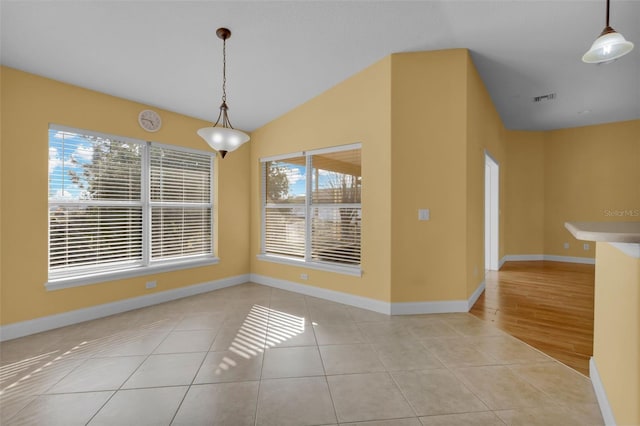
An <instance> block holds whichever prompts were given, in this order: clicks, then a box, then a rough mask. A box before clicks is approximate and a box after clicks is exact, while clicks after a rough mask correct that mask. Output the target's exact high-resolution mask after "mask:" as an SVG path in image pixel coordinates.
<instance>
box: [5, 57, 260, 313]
mask: <svg viewBox="0 0 640 426" xmlns="http://www.w3.org/2000/svg"><path fill="white" fill-rule="evenodd" d="M1 87H2V91H1V99H0V101H1V106H2V124H1V138H0V140H1V147H0V151H1V152H2V155H1V157H0V159H1V162H2V163H1V166H2V167H1V175H0V176H1V178H0V182H1V185H2V189H1V192H0V194H1V197H2V198H1V202H2V216H1V218H0V219H1V222H0V232H1V234H2V241H1V253H2V270H1V272H0V276H1V284H2V288H1V299H2V300H1V302H0V303H1V311H2V312H1V318H0V323H1V324H10V323H14V322H18V321H24V320H29V319H33V318H37V317H41V316H46V315H52V314H56V313H60V312H66V311H70V310H74V309H78V308H84V307H89V306H94V305H98V304H103V303H107V302H113V301H117V300H122V299H126V298H131V297H135V296H140V295H145V294H149V293H150V292H152V291H162V290H167V289H172V288H176V287H182V286H188V285H192V284H197V283H203V282H208V281H212V280H216V279H221V278H224V277H230V276H236V275H241V274H247V273H249V261H248V257H247V254H248V252H249V250H248V238H249V230H248V223H249V213H248V210H249V197H248V193H249V178H248V175H249V147H248V146H245V147H243V148H241V149H240V150H238V151H237V152H234V153H233V154H232V155H229V156H228V158H226V159H225V160H224V161H223V162H220V161H218V160H217V161H216V170H217V176H216V179H217V185H218V201H219V216H218V218H219V226H218V230H219V236H218V254H219V257H220V259H221V261H220V263H219V264H218V265H212V266H208V267H200V268H193V269H187V270H180V271H176V272H169V273H162V274H155V275H147V276H141V277H136V278H130V279H125V280H118V281H111V282H105V283H100V284H94V285H88V286H83V287H75V288H69V289H63V290H58V291H46V290H45V287H44V284H45V282H46V281H47V211H48V209H47V192H48V188H47V184H48V173H47V170H48V167H47V164H48V152H49V149H48V126H49V123H55V124H61V125H65V126H70V127H74V128H79V129H88V130H94V131H97V132H103V133H108V134H113V135H121V136H128V137H132V138H137V139H142V140H149V139H152V140H154V141H158V142H163V143H168V144H173V145H181V146H186V147H191V148H197V149H203V150H206V149H208V147H207V145H206V143H205V142H204V141H202V140H201V139H200V138H199V137H198V136H197V135H196V130H197V129H198V128H200V127H204V126H207V125H210V124H209V123H206V122H203V121H201V120H196V119H193V118H189V117H186V116H183V115H179V114H175V113H172V112H169V111H161V110H158V109H157V108H154V109H155V110H156V111H159V113H160V114H161V116H162V119H163V126H162V129H161V130H160V131H159V132H157V133H154V134H150V133H147V132H145V131H143V130H142V129H141V128H140V127H139V126H138V122H137V116H138V112H139V111H140V110H141V109H144V108H146V107H147V106H145V105H141V104H138V103H135V102H130V101H127V100H124V99H119V98H115V97H112V96H107V95H104V94H101V93H97V92H93V91H89V90H85V89H82V88H79V87H75V86H71V85H68V84H64V83H60V82H56V81H53V80H49V79H46V78H42V77H38V76H35V75H32V74H27V73H24V72H20V71H17V70H14V69H11V68H6V67H3V68H2V69H1ZM149 280H155V281H157V284H158V286H157V288H156V289H154V290H146V289H145V282H146V281H149Z"/></svg>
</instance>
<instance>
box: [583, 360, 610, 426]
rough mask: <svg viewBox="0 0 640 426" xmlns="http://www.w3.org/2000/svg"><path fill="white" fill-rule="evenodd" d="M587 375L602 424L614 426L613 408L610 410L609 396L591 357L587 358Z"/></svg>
mask: <svg viewBox="0 0 640 426" xmlns="http://www.w3.org/2000/svg"><path fill="white" fill-rule="evenodd" d="M589 377H590V378H591V385H592V386H593V390H594V391H595V393H596V398H597V399H598V405H599V406H600V413H602V418H603V419H604V424H605V425H607V426H616V419H615V418H614V417H613V410H611V405H609V398H607V392H606V391H605V389H604V385H603V384H602V379H600V374H599V373H598V367H596V360H595V359H593V357H591V359H589Z"/></svg>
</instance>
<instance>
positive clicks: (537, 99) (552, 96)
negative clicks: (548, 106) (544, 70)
mask: <svg viewBox="0 0 640 426" xmlns="http://www.w3.org/2000/svg"><path fill="white" fill-rule="evenodd" d="M555 98H556V94H555V93H549V94H546V95H542V96H536V97H534V98H533V102H547V101H552V100H554V99H555Z"/></svg>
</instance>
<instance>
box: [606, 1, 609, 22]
mask: <svg viewBox="0 0 640 426" xmlns="http://www.w3.org/2000/svg"><path fill="white" fill-rule="evenodd" d="M606 26H607V27H609V0H607V25H606Z"/></svg>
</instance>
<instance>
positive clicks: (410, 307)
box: [391, 300, 469, 315]
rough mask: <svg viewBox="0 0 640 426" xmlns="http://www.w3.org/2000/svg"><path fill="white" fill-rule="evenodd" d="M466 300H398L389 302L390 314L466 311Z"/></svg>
mask: <svg viewBox="0 0 640 426" xmlns="http://www.w3.org/2000/svg"><path fill="white" fill-rule="evenodd" d="M468 303H469V302H468V301H466V300H442V301H437V302H400V303H392V304H391V315H416V314H444V313H449V312H468V311H469V310H468V309H467V306H468Z"/></svg>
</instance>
